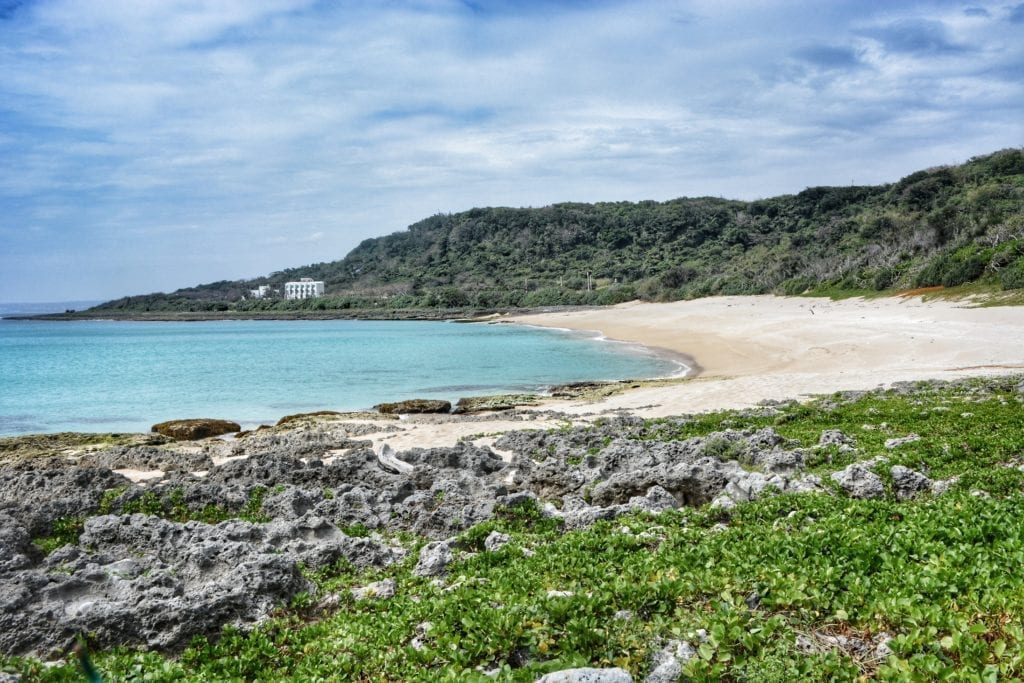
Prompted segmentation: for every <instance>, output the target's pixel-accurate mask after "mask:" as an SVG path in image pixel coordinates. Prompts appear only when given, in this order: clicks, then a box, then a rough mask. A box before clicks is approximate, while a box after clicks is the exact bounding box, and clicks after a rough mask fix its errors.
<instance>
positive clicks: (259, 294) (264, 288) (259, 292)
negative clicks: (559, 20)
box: [249, 285, 274, 299]
mask: <svg viewBox="0 0 1024 683" xmlns="http://www.w3.org/2000/svg"><path fill="white" fill-rule="evenodd" d="M273 293H274V291H273V290H272V289H271V288H270V285H260V286H259V287H257V288H256V289H250V290H249V296H250V297H252V298H253V299H266V298H267V297H268V296H270V295H271V294H273Z"/></svg>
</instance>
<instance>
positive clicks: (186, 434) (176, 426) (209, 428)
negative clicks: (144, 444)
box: [151, 417, 242, 441]
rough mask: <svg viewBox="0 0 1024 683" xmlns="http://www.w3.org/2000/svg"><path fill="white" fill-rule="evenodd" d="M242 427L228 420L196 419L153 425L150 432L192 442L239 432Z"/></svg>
mask: <svg viewBox="0 0 1024 683" xmlns="http://www.w3.org/2000/svg"><path fill="white" fill-rule="evenodd" d="M241 429H242V426H241V425H240V424H238V423H237V422H231V421H230V420H214V419H211V418H205V417H204V418H196V419H191V420H169V421H167V422H160V423H159V424H155V425H153V427H152V428H151V431H154V432H156V433H157V434H163V435H164V436H169V437H171V438H172V439H175V440H177V441H194V440H195V439H206V438H209V437H211V436H220V435H221V434H231V433H233V432H238V431H241Z"/></svg>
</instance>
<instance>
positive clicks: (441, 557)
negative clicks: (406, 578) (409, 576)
mask: <svg viewBox="0 0 1024 683" xmlns="http://www.w3.org/2000/svg"><path fill="white" fill-rule="evenodd" d="M455 543H456V540H455V539H454V538H449V539H445V540H443V541H435V542H433V543H428V544H426V545H425V546H423V549H422V550H420V557H419V560H418V561H417V562H416V567H415V568H413V570H412V573H413V576H440V575H441V574H443V573H444V572H445V570H446V569H447V568H448V565H449V564H451V561H452V560H453V559H454V555H453V554H452V549H453V548H454V547H455Z"/></svg>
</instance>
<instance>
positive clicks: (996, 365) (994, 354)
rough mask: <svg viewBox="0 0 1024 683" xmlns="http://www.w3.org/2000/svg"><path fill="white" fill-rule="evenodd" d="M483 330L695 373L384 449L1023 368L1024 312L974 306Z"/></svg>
mask: <svg viewBox="0 0 1024 683" xmlns="http://www.w3.org/2000/svg"><path fill="white" fill-rule="evenodd" d="M464 320H465V319H464ZM475 321H476V322H478V323H486V324H517V325H531V326H537V327H546V328H559V329H563V330H569V331H576V332H579V333H585V334H589V335H596V336H597V337H599V338H602V339H605V340H607V341H609V343H620V342H621V343H627V344H633V345H639V346H642V347H644V348H645V349H647V351H648V352H649V353H653V354H657V355H661V356H663V357H668V358H671V359H672V360H674V361H675V362H678V363H680V364H681V365H685V366H687V367H689V368H690V369H691V370H690V371H689V372H688V374H687V375H686V376H685V377H669V378H661V379H649V380H636V381H623V382H610V383H607V384H605V385H600V383H590V384H591V386H590V387H589V388H590V389H593V390H588V388H584V389H583V390H581V391H579V392H576V394H575V395H570V396H569V397H566V395H565V393H563V392H559V394H560V396H550V395H548V396H545V395H543V394H542V395H540V396H539V397H538V401H537V403H536V404H530V405H522V406H521V407H520V409H518V410H515V411H511V412H507V411H506V412H494V413H483V414H476V415H469V416H463V415H423V416H407V417H404V418H403V419H402V420H398V421H389V422H388V424H389V425H390V426H391V427H392V428H395V429H394V430H389V431H381V432H379V433H377V434H373V435H371V436H370V437H369V438H370V439H371V440H372V441H373V444H374V447H379V446H381V445H383V444H384V443H387V444H389V445H390V446H392V447H393V448H395V449H397V450H403V449H408V448H413V447H447V446H452V445H454V444H455V443H456V442H458V441H460V440H466V439H468V440H471V441H473V442H474V443H477V444H478V445H491V444H493V442H494V440H495V435H496V434H499V433H501V432H503V431H508V430H517V429H552V428H555V427H558V426H559V425H563V424H564V423H565V422H566V420H569V421H572V422H585V421H589V420H593V419H596V418H599V417H602V416H609V415H616V414H622V413H629V414H631V415H634V416H637V417H642V418H656V417H666V416H670V415H681V414H692V413H701V412H707V411H711V410H721V409H742V408H749V407H752V406H755V405H757V404H758V403H760V402H762V401H772V400H788V399H799V398H804V397H809V396H811V395H821V394H830V393H833V392H836V391H847V390H868V389H875V388H878V387H880V386H889V385H891V384H893V383H896V382H905V381H917V380H930V379H956V378H961V377H968V376H980V375H997V374H1013V373H1019V372H1021V371H1022V370H1024V351H1022V349H1021V348H1020V344H1019V340H1020V339H1024V307H998V308H969V307H967V306H965V305H964V304H961V303H951V302H948V301H925V300H923V299H921V298H919V297H914V298H902V297H901V298H897V297H890V298H879V299H847V300H840V301H832V300H830V299H820V298H806V297H776V296H739V297H711V298H706V299H698V300H693V301H678V302H670V303H641V302H630V303H625V304H619V305H617V306H611V307H601V308H593V307H588V308H578V309H576V308H564V307H563V308H548V309H542V310H540V311H534V312H517V313H515V314H506V315H500V316H493V315H492V316H487V317H481V318H477V319H476V320H475ZM466 322H469V321H468V320H467V321H466ZM182 417H188V416H184V415H183V416H182ZM208 417H227V418H230V417H231V416H230V415H227V416H224V415H210V416H208ZM366 422H367V423H372V422H375V420H366ZM245 426H246V427H253V426H254V425H248V424H247V425H245Z"/></svg>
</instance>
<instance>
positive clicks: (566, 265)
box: [97, 149, 1024, 311]
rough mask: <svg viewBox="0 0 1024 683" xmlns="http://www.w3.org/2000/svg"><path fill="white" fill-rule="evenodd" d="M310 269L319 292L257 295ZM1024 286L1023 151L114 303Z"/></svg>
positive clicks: (368, 254) (374, 252)
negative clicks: (891, 176)
mask: <svg viewBox="0 0 1024 683" xmlns="http://www.w3.org/2000/svg"><path fill="white" fill-rule="evenodd" d="M302 277H310V278H314V279H316V280H323V281H324V282H325V283H326V295H325V296H324V297H322V298H319V299H308V300H302V301H283V300H280V299H274V298H270V299H253V298H248V296H247V295H248V292H249V290H250V289H252V288H255V287H257V286H259V285H264V284H268V285H271V286H273V287H275V288H280V287H281V286H282V285H283V284H284V283H285V282H286V281H289V280H296V279H298V278H302ZM976 280H987V281H991V282H993V283H998V284H999V285H1000V286H1002V287H1003V288H1005V289H1016V288H1024V150H1022V149H1007V150H1002V151H999V152H995V153H994V154H989V155H986V156H981V157H976V158H973V159H971V160H970V161H968V162H967V163H964V164H962V165H959V166H946V167H939V168H931V169H927V170H924V171H919V172H917V173H913V174H911V175H909V176H907V177H905V178H903V179H901V180H900V181H898V182H896V183H893V184H889V185H879V186H849V187H812V188H807V189H805V190H804V191H803V192H800V193H798V194H795V195H783V196H779V197H772V198H769V199H760V200H757V201H752V202H744V201H734V200H727V199H719V198H714V197H699V198H681V199H673V200H670V201H666V202H655V201H642V202H602V203H597V204H577V203H566V204H555V205H552V206H547V207H543V208H537V209H534V208H520V209H514V208H503V207H498V208H476V209H471V210H469V211H463V212H461V213H454V214H439V215H435V216H431V217H429V218H426V219H424V220H422V221H419V222H418V223H415V224H413V225H411V226H410V227H409V228H408V229H407V230H404V231H402V232H396V233H394V234H392V235H387V236H385V237H378V238H374V239H368V240H365V241H364V242H363V243H362V244H360V245H359V246H358V247H356V248H355V249H353V250H352V251H351V252H350V253H349V254H348V255H347V256H346V257H345V258H343V259H341V260H339V261H331V262H326V263H315V264H312V265H308V266H303V267H301V268H290V269H287V270H283V271H280V272H276V273H273V274H271V275H269V276H267V277H262V278H257V279H253V280H246V281H222V282H214V283H210V284H206V285H199V286H196V287H190V288H186V289H180V290H178V291H176V292H172V293H170V294H163V293H160V294H149V295H142V296H132V297H125V298H123V299H118V300H116V301H111V302H108V303H106V304H103V305H102V306H100V307H97V308H98V309H101V310H126V311H129V310H136V311H159V310H163V311H187V310H192V311H209V310H239V311H256V310H275V309H284V310H288V309H299V308H305V309H310V308H312V309H347V308H373V307H388V308H425V307H446V308H451V307H462V306H473V307H478V308H494V307H510V306H542V305H553V304H584V303H597V304H602V303H617V302H620V301H627V300H630V299H635V298H643V299H648V300H672V299H683V298H694V297H700V296H707V295H712V294H761V293H769V292H776V293H785V294H799V293H803V292H805V291H807V290H808V289H812V288H815V287H821V286H830V287H834V288H838V289H848V290H864V289H873V290H886V289H893V288H912V287H927V286H935V285H943V286H953V285H958V284H964V283H967V282H972V281H976Z"/></svg>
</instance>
